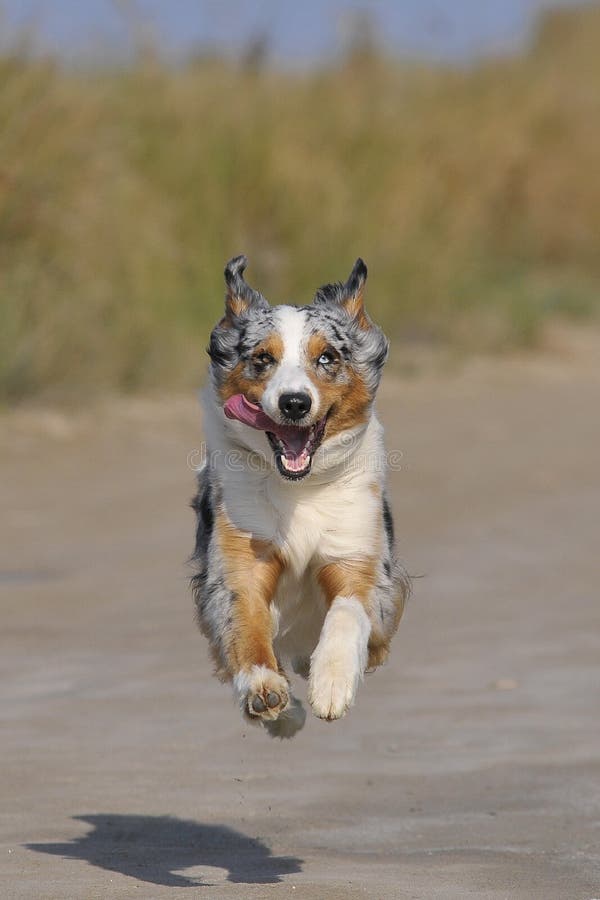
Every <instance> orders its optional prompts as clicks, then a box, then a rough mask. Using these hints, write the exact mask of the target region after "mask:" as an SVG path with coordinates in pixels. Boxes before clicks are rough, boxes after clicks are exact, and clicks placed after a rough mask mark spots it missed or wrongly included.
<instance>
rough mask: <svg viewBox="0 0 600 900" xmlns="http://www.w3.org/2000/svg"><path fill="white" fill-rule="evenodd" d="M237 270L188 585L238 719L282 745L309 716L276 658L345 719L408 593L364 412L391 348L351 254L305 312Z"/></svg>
mask: <svg viewBox="0 0 600 900" xmlns="http://www.w3.org/2000/svg"><path fill="white" fill-rule="evenodd" d="M246 264H247V260H246V258H245V257H244V256H238V257H236V258H235V259H232V260H231V261H230V262H229V263H228V264H227V266H226V268H225V281H226V299H225V315H224V317H223V318H222V319H221V321H220V322H219V323H218V324H217V326H216V327H215V328H214V330H213V332H212V334H211V337H210V344H209V347H208V354H209V356H210V360H211V362H210V380H209V384H208V386H207V388H206V389H205V391H204V395H203V409H204V429H205V436H206V449H207V453H206V462H205V464H204V466H203V468H202V469H201V470H200V472H199V479H198V494H197V496H196V497H195V498H194V500H193V502H192V506H193V508H194V510H195V512H196V516H197V532H196V549H195V552H194V555H193V562H194V565H195V567H196V573H195V574H194V576H193V578H192V589H193V593H194V598H195V601H196V604H197V610H198V622H199V625H200V628H201V630H202V632H203V634H204V635H205V636H206V637H207V638H208V641H209V644H210V649H211V653H212V656H213V659H214V662H215V665H216V672H217V675H218V676H219V677H220V678H221V679H222V680H224V681H231V682H233V688H234V692H235V695H236V697H237V699H238V701H239V703H240V706H241V709H242V711H243V713H244V715H245V716H247V717H248V718H249V719H251V720H253V721H256V722H260V723H262V725H264V726H265V728H266V729H267V731H268V732H269V733H270V734H271V735H272V736H276V737H291V736H292V735H293V734H295V733H296V732H297V731H298V730H299V729H300V728H302V726H303V724H304V720H305V718H306V714H305V712H304V709H303V707H302V704H301V703H300V701H298V700H297V699H296V698H295V697H294V696H293V695H292V693H291V690H290V683H289V681H288V678H287V676H286V674H285V671H284V669H283V661H284V660H285V661H286V662H289V663H290V665H291V668H292V669H293V671H294V672H296V673H297V674H298V675H301V676H302V677H304V678H307V679H308V699H309V701H310V705H311V707H312V710H313V712H314V713H315V715H316V716H318V717H319V718H321V719H327V720H332V719H339V718H340V717H341V716H343V715H344V714H345V712H346V711H347V709H348V708H349V707H350V706H351V705H352V704H353V702H354V698H355V695H356V690H357V687H358V684H359V682H360V681H361V679H362V677H363V674H364V673H365V671H366V670H368V669H373V668H375V667H377V666H380V665H381V664H382V663H383V662H384V661H385V659H386V657H387V655H388V651H389V644H390V640H391V638H392V636H393V634H394V633H395V631H396V629H397V627H398V624H399V621H400V617H401V615H402V610H403V607H404V601H405V598H406V596H407V593H408V580H407V577H406V575H405V573H404V571H403V569H402V567H401V566H400V564H399V562H398V560H397V559H396V555H395V550H394V531H393V523H392V516H391V512H390V507H389V504H388V501H387V499H386V493H385V451H384V446H383V430H382V427H381V425H380V423H379V422H378V420H377V418H376V416H375V413H374V411H373V401H374V398H375V393H376V391H377V387H378V384H379V380H380V376H381V371H382V368H383V365H384V362H385V360H386V357H387V353H388V341H387V339H386V337H385V336H384V334H383V332H382V331H381V329H380V328H378V326H377V325H375V324H374V323H373V322H372V321H371V319H370V318H369V316H368V315H367V313H366V311H365V308H364V302H363V290H364V285H365V281H366V278H367V267H366V266H365V264H364V262H363V261H362V260H361V259H358V260H357V261H356V263H355V265H354V268H353V269H352V272H351V274H350V277H349V278H348V280H347V281H346V282H345V283H344V284H342V283H339V282H338V283H336V284H328V285H325V286H324V287H322V288H320V290H318V291H317V293H316V296H315V298H314V301H313V303H312V305H310V306H275V307H272V306H270V305H269V303H268V302H267V300H265V298H264V297H263V296H262V294H260V293H258V292H257V291H255V290H253V289H252V288H251V287H249V286H248V284H247V283H246V282H245V280H244V277H243V273H244V270H245V268H246Z"/></svg>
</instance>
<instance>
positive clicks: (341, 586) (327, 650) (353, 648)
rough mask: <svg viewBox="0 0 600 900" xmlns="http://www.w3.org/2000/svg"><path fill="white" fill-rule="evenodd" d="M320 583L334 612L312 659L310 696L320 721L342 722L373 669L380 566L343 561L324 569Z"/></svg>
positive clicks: (330, 614)
mask: <svg viewBox="0 0 600 900" xmlns="http://www.w3.org/2000/svg"><path fill="white" fill-rule="evenodd" d="M317 581H318V582H319V585H320V587H321V589H322V591H323V594H324V596H325V600H326V603H327V605H328V607H329V609H328V612H327V615H326V617H325V622H324V624H323V629H322V631H321V636H320V638H319V643H318V644H317V647H316V649H315V651H314V653H313V655H312V657H311V664H310V677H309V687H308V697H309V700H310V704H311V706H312V709H313V712H314V713H315V715H316V716H319V718H321V719H329V720H331V719H339V718H341V717H342V716H343V715H344V713H345V712H346V710H347V709H348V707H349V706H351V705H352V704H353V703H354V698H355V695H356V689H357V687H358V684H359V682H360V680H361V678H362V677H363V674H364V671H365V669H366V667H367V661H368V644H369V635H370V633H371V621H370V619H369V615H368V612H367V610H368V608H369V603H370V599H371V597H372V593H373V590H374V586H375V567H374V564H373V563H372V561H370V560H340V561H339V562H336V563H330V564H328V565H326V566H323V568H321V569H320V570H319V572H318V573H317Z"/></svg>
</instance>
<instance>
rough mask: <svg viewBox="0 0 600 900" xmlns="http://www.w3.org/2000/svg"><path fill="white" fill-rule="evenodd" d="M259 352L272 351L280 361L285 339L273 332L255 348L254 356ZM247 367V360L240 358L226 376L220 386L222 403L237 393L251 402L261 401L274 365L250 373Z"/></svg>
mask: <svg viewBox="0 0 600 900" xmlns="http://www.w3.org/2000/svg"><path fill="white" fill-rule="evenodd" d="M259 353H270V354H271V356H272V357H273V359H274V360H275V361H276V362H279V360H280V359H281V357H282V356H283V340H282V339H281V337H280V336H279V335H278V334H277V333H276V332H272V333H271V334H270V335H268V337H267V338H265V340H264V341H261V342H260V344H258V345H257V346H256V347H255V348H254V350H253V351H252V356H257V355H258V354H259ZM250 368H251V367H250ZM246 369H247V362H246V360H240V361H239V363H238V364H237V366H236V367H235V369H233V370H232V371H231V372H230V373H229V375H228V376H227V377H226V378H225V380H224V381H223V383H222V384H221V386H220V387H219V399H220V401H221V403H226V402H227V400H229V398H230V397H234V396H235V395H236V394H243V395H244V397H246V399H247V400H250V402H251V403H260V400H261V398H262V395H263V393H264V391H265V388H266V386H267V382H268V380H269V376H270V375H271V374H272V372H273V369H274V366H270V367H268V368H267V369H265V371H264V372H263V373H260V372H256V373H254V372H252V371H251V372H250V374H248V372H247V371H246Z"/></svg>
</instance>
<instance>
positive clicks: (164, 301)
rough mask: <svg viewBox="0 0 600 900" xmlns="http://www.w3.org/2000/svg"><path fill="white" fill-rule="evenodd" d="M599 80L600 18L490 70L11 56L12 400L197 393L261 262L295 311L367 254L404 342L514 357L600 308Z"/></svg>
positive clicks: (7, 85) (370, 60) (1, 77)
mask: <svg viewBox="0 0 600 900" xmlns="http://www.w3.org/2000/svg"><path fill="white" fill-rule="evenodd" d="M599 83H600V10H599V9H598V8H597V7H590V8H586V9H583V10H580V11H577V12H572V11H571V12H561V13H552V14H549V15H548V16H546V17H545V18H544V19H543V20H542V23H541V26H540V29H539V32H538V35H537V38H536V40H535V43H534V45H533V46H532V47H531V49H530V51H529V52H528V53H527V54H526V55H525V56H523V57H522V58H516V59H510V60H504V61H496V62H489V63H486V64H482V65H478V66H477V67H474V68H470V69H468V70H457V69H450V68H442V67H420V66H407V65H401V64H400V63H398V62H393V61H389V60H384V59H381V58H376V57H373V56H369V55H365V56H360V55H355V56H353V57H350V58H348V59H346V60H345V61H343V62H342V63H340V65H338V66H337V67H335V68H332V69H327V70H322V71H317V72H312V73H310V74H307V75H298V74H290V73H281V72H274V71H270V70H264V71H254V70H252V69H248V68H244V67H243V66H234V65H232V64H227V63H225V62H223V61H219V60H209V59H207V60H204V61H197V62H195V63H194V64H190V65H188V66H187V67H185V68H180V69H177V70H174V69H172V68H169V67H167V66H165V65H163V64H161V63H160V62H159V61H157V59H156V58H155V59H152V58H148V57H145V58H141V59H140V60H139V61H138V62H136V63H135V64H133V65H132V66H130V67H129V68H126V69H118V68H116V67H115V68H114V69H112V70H103V71H96V72H87V73H85V74H82V73H81V72H79V73H74V72H73V71H67V70H65V69H63V68H61V67H60V66H58V65H57V64H56V63H55V62H53V61H35V60H32V59H30V58H27V56H26V55H23V54H18V53H15V55H14V56H12V57H11V56H5V57H4V58H3V59H1V60H0V273H1V281H0V398H1V399H2V400H3V401H5V402H14V401H17V400H19V399H21V398H23V397H26V396H28V395H39V394H40V392H48V391H53V392H55V393H58V394H62V395H66V394H68V393H71V394H82V393H85V394H86V395H87V394H88V393H89V392H90V391H100V390H104V389H107V388H110V389H115V388H116V389H121V390H132V389H136V388H138V387H153V386H157V385H163V386H165V385H169V386H173V385H178V384H179V385H181V384H191V383H196V382H198V380H199V378H200V373H201V371H202V369H203V367H204V361H203V348H204V345H205V343H206V338H207V332H208V328H209V326H210V324H211V323H212V322H213V321H214V320H215V318H216V317H217V316H218V314H219V312H220V309H221V303H222V293H223V289H222V274H221V273H222V266H223V263H224V261H225V260H226V259H227V258H228V257H229V256H232V255H234V254H236V253H239V252H245V253H246V254H247V255H248V256H249V257H250V264H251V268H250V269H249V270H248V277H249V280H251V281H253V282H254V283H256V285H257V286H259V287H260V288H261V289H262V290H263V291H264V292H265V293H266V295H267V296H268V297H269V298H270V299H271V300H278V301H280V300H281V301H284V300H295V301H297V302H306V301H308V300H309V299H310V298H311V296H312V293H313V292H314V289H315V288H316V287H317V286H318V285H319V284H320V283H322V282H323V281H327V280H331V279H332V278H339V277H342V276H343V275H345V274H346V273H347V271H348V270H349V268H350V266H351V264H352V262H353V261H354V259H355V257H356V256H357V255H359V254H360V255H362V256H364V257H365V259H366V260H367V262H368V264H369V267H370V270H371V281H370V285H369V288H370V291H369V296H370V306H371V310H372V311H373V313H374V314H375V316H376V317H377V318H378V319H379V320H380V321H381V322H382V323H383V324H384V325H385V326H386V328H387V329H388V331H389V332H390V333H391V334H392V336H393V337H394V338H395V339H396V340H397V341H398V343H399V344H400V345H401V342H402V341H407V342H408V341H410V342H414V341H426V342H429V343H431V342H434V343H437V342H445V343H453V344H455V345H457V346H459V347H464V348H471V347H475V346H476V347H478V348H480V347H482V346H483V347H484V348H488V349H501V348H503V347H507V346H514V345H515V344H516V343H520V344H527V343H531V342H533V341H535V339H536V336H537V335H538V333H539V328H540V325H541V323H542V322H544V321H545V320H546V319H547V317H548V316H550V315H555V314H565V315H582V314H587V313H591V312H594V311H596V310H597V309H598V307H599V306H600V301H599V299H598V298H599V287H600V254H599V253H598V246H599V238H600V178H599V177H598V160H599V159H600V92H599V91H598V84H599ZM401 352H402V351H401V346H400V348H399V349H398V350H397V354H396V355H401Z"/></svg>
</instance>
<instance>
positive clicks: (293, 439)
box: [223, 394, 310, 459]
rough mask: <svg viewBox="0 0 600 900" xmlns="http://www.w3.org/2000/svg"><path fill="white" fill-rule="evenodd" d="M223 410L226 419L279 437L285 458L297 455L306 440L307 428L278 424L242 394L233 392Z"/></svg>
mask: <svg viewBox="0 0 600 900" xmlns="http://www.w3.org/2000/svg"><path fill="white" fill-rule="evenodd" d="M223 412H224V413H225V415H226V416H227V418H228V419H237V421H238V422H243V424H244V425H249V426H250V428H256V429H258V431H270V432H272V434H275V435H276V436H277V437H278V438H280V439H281V440H282V441H283V443H284V446H285V456H286V458H287V459H296V458H297V457H299V456H300V455H301V453H302V451H303V450H304V448H305V447H306V444H307V442H308V435H309V430H310V429H308V428H298V427H297V426H294V425H279V424H278V423H277V422H274V421H273V419H271V417H270V416H268V415H267V414H266V412H264V411H263V410H262V409H261V408H260V406H257V405H256V404H255V403H251V402H250V401H249V400H246V398H245V397H244V395H243V394H234V396H233V397H230V398H229V400H227V402H226V403H225V405H224V407H223Z"/></svg>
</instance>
